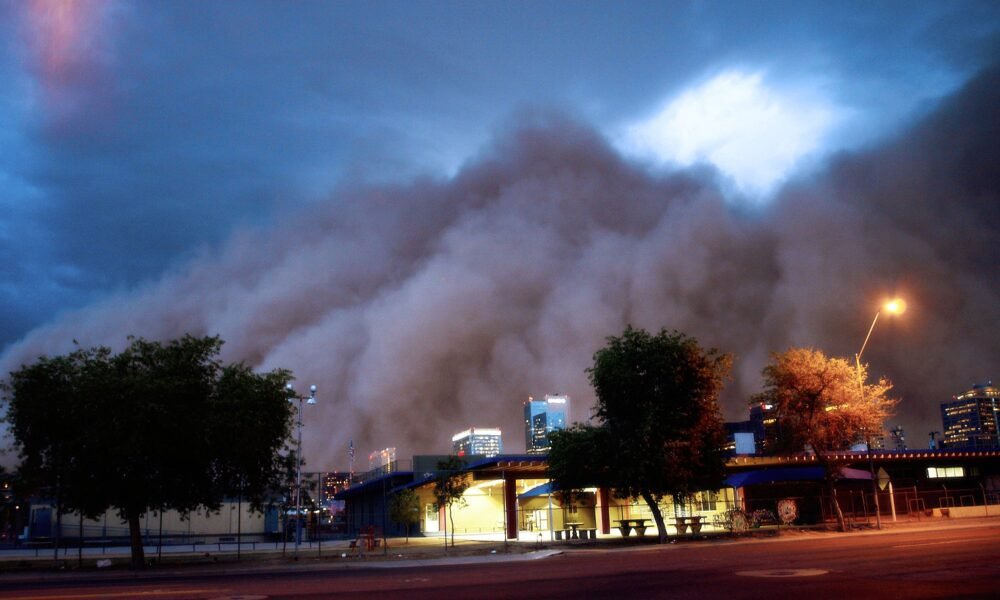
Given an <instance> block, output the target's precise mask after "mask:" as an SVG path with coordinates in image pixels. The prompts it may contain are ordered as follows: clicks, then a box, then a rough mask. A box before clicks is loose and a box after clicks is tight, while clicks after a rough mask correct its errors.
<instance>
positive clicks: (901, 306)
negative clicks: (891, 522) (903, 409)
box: [854, 298, 906, 529]
mask: <svg viewBox="0 0 1000 600" xmlns="http://www.w3.org/2000/svg"><path fill="white" fill-rule="evenodd" d="M882 310H885V311H886V312H887V313H889V314H891V315H899V314H902V313H903V311H905V310H906V302H904V301H902V300H900V299H898V298H896V299H893V300H890V301H888V302H886V303H885V305H883V306H882V309H881V310H878V311H876V312H875V318H874V319H872V326H871V327H869V328H868V335H866V336H865V341H864V343H862V344H861V350H858V353H857V354H855V355H854V364H855V365H857V368H858V387H859V388H860V390H861V401H862V402H864V400H865V380H864V378H863V377H862V375H861V355H862V354H863V353H864V351H865V347H866V346H867V345H868V339H869V338H871V337H872V331H874V330H875V323H877V322H878V317H879V315H881V314H882ZM865 447H866V448H867V449H868V472H869V473H870V474H871V478H872V497H873V498H874V499H875V523H876V525H877V526H878V528H879V529H882V514H881V512H880V510H879V505H878V482H877V481H876V480H875V462H874V461H873V460H872V440H871V433H870V432H868V431H867V430H865Z"/></svg>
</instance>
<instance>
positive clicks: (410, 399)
mask: <svg viewBox="0 0 1000 600" xmlns="http://www.w3.org/2000/svg"><path fill="white" fill-rule="evenodd" d="M0 34H2V35H0V40H3V41H2V42H0V43H2V44H3V47H4V50H5V52H0V120H2V121H3V122H4V123H5V124H6V125H7V126H6V127H4V131H3V133H0V179H2V180H3V181H4V187H3V189H4V193H3V195H2V197H0V205H2V206H3V208H4V211H3V212H2V214H3V216H2V217H0V256H2V257H3V260H2V261H0V265H2V267H0V309H2V310H0V373H3V374H4V375H6V373H8V372H10V371H13V370H16V369H17V368H18V367H19V366H20V365H22V364H25V363H30V362H32V361H34V360H36V359H37V357H38V356H39V355H42V354H47V355H58V354H62V353H65V352H68V351H71V350H72V349H73V347H74V343H76V342H78V343H79V344H80V345H82V346H84V347H90V346H95V345H108V346H111V347H112V348H115V349H119V348H121V347H122V346H123V345H125V344H126V343H127V338H128V336H130V335H132V336H142V337H147V338H152V339H170V338H176V337H179V336H182V335H184V334H186V333H190V334H192V335H216V334H218V335H219V336H221V338H222V339H223V340H225V346H224V347H223V356H222V358H223V359H224V360H226V361H245V362H247V363H248V364H249V365H251V366H252V367H254V368H256V369H261V370H268V369H272V368H286V369H289V370H291V371H292V372H293V373H294V374H295V377H296V382H295V383H296V385H297V386H298V387H300V388H301V387H303V386H306V385H310V384H314V383H315V384H317V385H318V386H319V389H320V390H322V401H321V402H320V403H319V404H317V405H316V406H315V407H313V408H315V410H311V411H310V412H309V414H307V415H305V416H304V426H303V431H302V436H303V454H304V457H305V459H306V460H307V461H308V463H309V465H310V467H309V468H310V469H316V470H333V469H332V468H333V467H334V466H335V464H337V465H339V464H340V463H341V462H343V460H344V452H345V449H346V448H347V447H348V444H349V442H350V441H352V440H353V442H354V444H356V445H357V447H358V448H364V449H366V450H368V451H370V450H371V449H376V448H386V447H389V446H396V447H398V448H399V451H400V455H403V456H406V455H410V454H413V453H414V451H415V450H416V449H421V450H422V451H428V452H433V453H442V454H443V453H446V452H447V451H448V449H449V445H448V439H447V436H446V435H445V436H442V435H440V431H442V430H443V431H450V432H454V431H459V430H461V429H463V428H465V427H467V426H468V425H469V424H470V423H488V424H495V425H497V426H498V427H500V428H501V429H502V430H506V431H508V432H512V431H520V430H521V428H522V427H523V423H522V418H521V414H519V412H518V411H517V410H511V403H512V402H517V401H516V400H514V399H521V398H524V397H525V396H526V394H527V393H531V391H532V390H546V389H558V390H560V391H561V392H565V393H566V394H567V395H569V396H570V397H572V398H573V406H572V408H571V410H570V413H569V414H568V415H567V421H568V422H569V423H572V422H575V421H584V420H586V419H587V418H589V416H590V409H591V407H592V406H593V405H594V397H593V391H592V389H591V388H590V385H589V381H588V377H587V372H586V369H587V368H588V367H590V366H592V357H593V353H594V352H595V351H597V350H598V349H599V348H601V346H602V345H603V344H604V341H605V339H606V338H607V337H608V336H612V335H618V334H619V333H620V332H621V331H622V330H623V329H624V327H625V326H626V325H629V324H631V325H634V326H636V327H641V328H644V329H647V330H659V329H660V328H661V327H665V328H668V329H676V330H679V331H682V332H684V333H685V334H688V335H690V336H692V337H694V338H696V339H698V340H699V342H700V343H701V344H703V345H705V346H710V347H717V348H718V349H720V350H721V351H724V352H730V353H733V354H734V355H735V363H734V365H735V366H734V370H733V374H732V375H733V376H732V379H731V380H730V381H728V382H727V386H726V388H725V390H724V391H723V394H722V398H721V408H722V411H723V416H724V419H725V420H728V421H732V420H737V419H739V418H743V416H744V415H745V413H746V407H747V402H748V400H749V398H750V397H751V396H752V395H753V394H754V393H756V392H758V391H760V372H761V369H762V367H763V366H764V365H765V364H766V363H767V361H768V355H769V353H771V352H780V351H783V350H785V349H787V348H788V347H790V346H807V347H816V348H820V349H822V350H823V351H824V352H826V353H827V354H829V355H833V356H841V357H845V358H848V359H852V358H853V356H854V355H855V354H856V353H858V352H859V347H860V346H861V345H862V340H863V339H864V338H865V332H866V331H867V330H868V327H869V324H871V322H872V317H873V316H874V315H875V314H876V311H877V310H879V306H880V304H881V302H882V301H883V300H884V299H886V298H889V297H894V296H901V297H903V298H905V299H906V301H907V302H908V304H909V310H908V311H907V312H906V314H904V315H901V316H900V317H899V318H894V319H884V320H880V321H879V324H878V327H877V328H876V329H875V330H874V332H873V333H872V336H871V340H870V341H869V342H868V345H867V347H866V349H865V351H864V357H863V360H864V362H866V363H868V364H869V366H870V373H871V375H872V377H882V376H885V377H888V378H889V379H890V380H892V381H893V382H894V383H895V384H896V389H895V390H894V394H895V395H898V396H899V397H901V398H902V402H901V404H900V405H899V408H898V417H896V418H894V419H892V422H891V424H892V425H894V426H895V425H899V426H901V427H903V428H904V429H905V430H906V431H907V432H908V433H909V437H910V439H911V440H912V441H913V443H914V445H915V444H916V440H919V439H920V437H921V435H922V434H921V432H924V431H930V430H933V429H937V428H939V427H940V403H941V402H943V401H946V400H947V399H948V398H950V397H951V396H952V395H953V394H954V393H955V391H956V390H958V389H962V388H963V387H964V386H966V385H968V384H969V382H981V381H985V380H988V379H991V378H995V377H996V373H995V371H996V370H997V368H998V365H1000V341H998V340H1000V336H997V335H996V331H995V329H994V328H993V324H995V323H997V322H1000V305H998V303H997V302H996V301H995V298H996V297H997V295H998V292H1000V289H998V288H1000V276H998V275H1000V273H998V272H997V266H996V260H995V243H994V242H993V240H992V239H991V237H990V234H989V228H988V224H989V223H992V222H995V221H996V218H997V216H998V212H997V210H998V205H1000V202H998V195H1000V190H998V189H997V181H996V177H995V174H994V172H995V165H996V164H998V163H1000V159H998V156H997V153H998V151H997V149H996V143H995V140H996V137H997V133H998V131H1000V115H998V111H997V110H996V106H997V105H998V104H1000V98H998V91H997V90H998V89H1000V64H998V58H1000V5H997V4H996V3H995V2H989V1H977V0H967V1H960V2H948V3H936V2H918V3H912V2H895V1H887V2H880V3H878V4H876V5H871V3H862V2H842V3H829V2H819V1H805V2H794V3H789V2H766V1H765V2H760V3H753V5H749V4H747V3H743V2H718V3H707V4H706V3H698V2H690V3H687V2H666V3H654V4H644V3H635V4H625V5H623V4H621V3H616V2H593V3H587V4H586V5H585V6H581V5H580V4H579V3H572V2H556V1H553V2H545V3H532V2H512V3H504V4H502V5H492V4H468V3H460V2H449V1H442V2H434V3H408V2H391V1H390V2H385V3H377V4H374V5H371V4H369V3H354V2H342V3H341V2H337V3H324V2H319V3H305V4H301V5H295V6H294V7H290V6H287V5H283V4H281V3H277V4H275V3H267V2H252V1H250V2H240V3H227V2H205V3H197V5H191V4H186V3H176V4H175V3H142V2H125V1H118V0H93V1H90V2H59V1H55V0H53V1H45V0H37V1H33V2H17V3H15V2H11V3H2V4H0ZM8 438H9V436H3V439H4V445H6V442H7V440H8ZM362 456H364V455H362ZM15 459H16V457H15V456H14V453H11V452H8V453H6V454H3V455H0V461H3V462H5V463H7V464H9V463H12V462H13V461H14V460H15ZM326 461H331V462H333V463H335V464H324V462H326Z"/></svg>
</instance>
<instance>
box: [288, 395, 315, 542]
mask: <svg viewBox="0 0 1000 600" xmlns="http://www.w3.org/2000/svg"><path fill="white" fill-rule="evenodd" d="M285 392H287V393H288V401H289V402H290V403H294V402H295V401H296V400H298V401H299V410H298V411H297V413H296V414H297V416H298V419H297V425H298V441H297V442H296V450H295V557H296V558H298V556H299V544H300V543H302V502H301V492H302V401H303V400H305V401H306V404H316V386H315V385H311V386H309V396H308V397H303V396H298V395H296V394H295V389H294V388H293V387H292V384H290V383H289V384H288V385H286V386H285Z"/></svg>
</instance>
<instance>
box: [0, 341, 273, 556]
mask: <svg viewBox="0 0 1000 600" xmlns="http://www.w3.org/2000/svg"><path fill="white" fill-rule="evenodd" d="M221 346H222V341H221V340H220V339H219V338H217V337H204V338H196V337H192V336H185V337H183V338H181V339H178V340H173V341H170V342H167V343H160V342H150V341H147V340H143V339H131V342H130V344H129V346H128V347H127V348H126V349H125V350H124V351H122V352H121V353H119V354H112V353H111V351H110V350H109V349H108V348H92V349H78V350H76V351H74V352H72V353H70V354H68V355H65V356H57V357H53V358H49V357H41V358H40V359H39V360H38V361H37V362H36V363H34V364H32V365H28V366H23V367H21V369H19V370H18V371H15V372H13V373H11V374H10V379H9V381H8V382H5V383H4V384H3V392H4V400H5V402H6V404H7V407H8V408H7V421H8V422H9V424H10V429H11V433H12V434H13V437H14V444H15V447H16V448H17V450H18V453H19V456H20V459H21V465H20V467H19V470H20V471H21V472H23V473H24V474H25V476H26V477H27V478H29V479H31V480H32V481H35V482H37V483H38V484H39V485H40V486H44V487H46V488H48V489H50V490H52V491H53V492H54V495H55V498H56V505H57V515H58V514H61V513H62V512H63V511H78V512H80V513H81V514H82V515H84V516H86V517H89V518H95V517H97V516H98V515H100V514H101V513H103V512H104V511H105V510H107V509H108V508H115V509H117V510H118V513H119V515H120V516H121V517H122V519H123V520H125V521H126V522H127V523H128V526H129V538H130V544H131V547H132V565H133V567H134V568H141V567H142V566H143V564H144V556H143V548H142V539H141V532H140V528H139V522H140V518H141V517H142V515H144V514H145V513H147V512H149V511H151V510H155V511H163V510H169V509H175V510H178V511H179V512H182V513H186V512H191V511H194V510H198V509H200V508H204V509H206V510H218V509H219V507H220V506H221V501H222V499H223V498H224V497H225V496H226V495H227V494H232V493H234V492H237V493H241V494H246V495H247V497H248V498H250V499H251V501H252V502H255V503H256V504H257V505H259V504H260V501H261V499H262V495H263V493H264V491H265V490H266V489H268V487H269V482H270V480H271V478H273V477H274V476H276V475H277V473H278V472H279V471H280V469H279V467H280V464H279V462H278V458H277V453H278V450H279V449H280V448H282V447H283V446H284V444H285V441H286V440H287V439H288V435H289V432H290V429H291V407H290V406H289V405H288V402H287V401H286V398H285V392H284V384H285V383H286V382H287V381H288V380H289V378H290V375H289V374H288V373H287V372H286V371H281V370H278V371H273V372H271V373H267V374H263V375H258V374H255V373H253V372H252V371H251V370H250V369H248V368H247V367H245V366H244V365H241V364H237V365H229V366H223V365H222V364H221V363H220V362H219V361H218V359H217V356H218V354H219V351H220V349H221Z"/></svg>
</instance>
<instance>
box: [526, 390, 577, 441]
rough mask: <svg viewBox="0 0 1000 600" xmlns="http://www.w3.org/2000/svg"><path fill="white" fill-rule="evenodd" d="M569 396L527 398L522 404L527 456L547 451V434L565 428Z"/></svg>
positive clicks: (548, 395) (551, 395)
mask: <svg viewBox="0 0 1000 600" xmlns="http://www.w3.org/2000/svg"><path fill="white" fill-rule="evenodd" d="M568 411H569V396H563V395H558V394H555V395H553V394H547V395H546V396H545V399H543V400H535V399H534V398H532V397H530V396H529V397H528V400H527V401H526V402H525V403H524V445H525V449H526V451H527V453H528V454H545V453H547V452H548V451H549V433H550V432H552V431H555V430H557V429H565V428H566V413H567V412H568Z"/></svg>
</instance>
